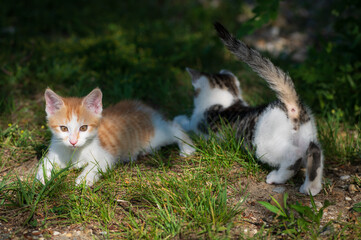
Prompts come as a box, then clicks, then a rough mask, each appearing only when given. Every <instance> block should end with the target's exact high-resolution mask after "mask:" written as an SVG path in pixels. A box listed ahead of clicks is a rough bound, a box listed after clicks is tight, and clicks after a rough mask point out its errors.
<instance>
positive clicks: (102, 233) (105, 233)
mask: <svg viewBox="0 0 361 240" xmlns="http://www.w3.org/2000/svg"><path fill="white" fill-rule="evenodd" d="M100 234H101V235H107V234H108V233H107V232H100Z"/></svg>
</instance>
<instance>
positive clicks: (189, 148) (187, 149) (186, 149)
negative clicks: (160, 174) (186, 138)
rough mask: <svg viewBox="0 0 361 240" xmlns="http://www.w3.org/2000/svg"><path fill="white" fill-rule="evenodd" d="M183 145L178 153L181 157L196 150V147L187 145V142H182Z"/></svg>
mask: <svg viewBox="0 0 361 240" xmlns="http://www.w3.org/2000/svg"><path fill="white" fill-rule="evenodd" d="M184 145H185V146H183V149H182V151H181V152H180V153H179V155H180V156H181V157H188V156H190V155H192V154H193V153H194V152H195V151H196V149H195V148H194V147H192V146H189V145H187V144H184Z"/></svg>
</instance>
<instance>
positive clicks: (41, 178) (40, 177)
mask: <svg viewBox="0 0 361 240" xmlns="http://www.w3.org/2000/svg"><path fill="white" fill-rule="evenodd" d="M44 174H45V175H44ZM50 175H51V170H49V169H46V170H45V173H44V170H43V166H39V169H38V172H37V174H36V179H38V180H39V181H40V182H41V183H42V184H45V178H46V179H49V176H50Z"/></svg>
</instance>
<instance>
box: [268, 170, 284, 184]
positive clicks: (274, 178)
mask: <svg viewBox="0 0 361 240" xmlns="http://www.w3.org/2000/svg"><path fill="white" fill-rule="evenodd" d="M286 181H287V179H284V178H282V176H280V173H279V171H278V170H273V171H272V172H270V173H269V174H268V176H267V179H266V183H268V184H284V183H285V182H286Z"/></svg>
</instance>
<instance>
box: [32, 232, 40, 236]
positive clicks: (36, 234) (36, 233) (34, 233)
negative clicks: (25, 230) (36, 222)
mask: <svg viewBox="0 0 361 240" xmlns="http://www.w3.org/2000/svg"><path fill="white" fill-rule="evenodd" d="M32 234H33V235H35V236H38V235H40V234H41V232H40V231H33V232H32Z"/></svg>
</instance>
